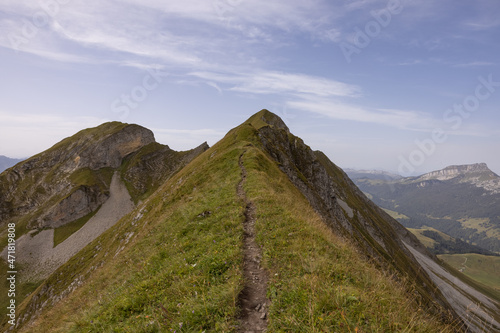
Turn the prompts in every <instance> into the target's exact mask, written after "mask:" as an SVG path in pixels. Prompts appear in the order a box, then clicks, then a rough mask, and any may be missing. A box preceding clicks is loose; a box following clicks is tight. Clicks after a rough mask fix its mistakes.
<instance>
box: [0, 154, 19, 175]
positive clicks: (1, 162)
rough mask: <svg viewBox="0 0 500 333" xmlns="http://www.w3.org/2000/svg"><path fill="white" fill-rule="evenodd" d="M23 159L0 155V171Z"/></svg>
mask: <svg viewBox="0 0 500 333" xmlns="http://www.w3.org/2000/svg"><path fill="white" fill-rule="evenodd" d="M21 161H23V159H19V158H10V157H7V156H3V155H0V172H2V171H4V170H6V169H8V168H10V167H13V166H14V165H16V164H17V163H19V162H21Z"/></svg>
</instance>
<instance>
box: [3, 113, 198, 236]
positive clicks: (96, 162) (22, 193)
mask: <svg viewBox="0 0 500 333" xmlns="http://www.w3.org/2000/svg"><path fill="white" fill-rule="evenodd" d="M206 148H207V146H206V144H205V145H202V146H200V147H199V148H197V149H194V150H192V151H189V152H175V151H173V150H171V149H170V148H168V146H163V145H160V144H158V143H156V142H155V139H154V135H153V132H151V131H150V130H148V129H146V128H144V127H141V126H138V125H129V124H123V123H119V122H112V123H105V124H103V125H100V126H98V127H96V128H91V129H87V130H83V131H81V132H79V133H77V134H75V135H74V136H72V137H70V138H67V139H65V140H63V141H61V142H60V143H58V144H56V145H55V146H53V147H52V148H50V149H49V150H47V151H45V152H43V153H41V154H38V155H36V156H33V157H32V158H30V159H28V160H26V161H25V162H23V163H20V164H18V165H17V166H15V167H13V168H11V169H9V170H6V171H5V172H4V173H2V174H1V175H0V221H1V224H2V225H4V224H5V223H8V222H11V221H14V222H19V223H18V227H19V228H25V227H27V228H29V229H33V228H37V229H41V228H57V227H60V226H62V225H64V224H67V223H69V222H71V221H74V220H77V219H79V218H81V217H84V216H86V215H88V214H90V213H92V212H94V211H95V210H96V209H98V208H99V207H100V206H101V205H102V204H103V203H104V202H105V201H106V200H107V199H108V197H109V186H110V183H111V176H112V174H113V172H114V171H115V170H121V173H122V178H124V180H125V181H126V182H127V181H128V182H129V183H128V184H127V185H129V186H128V187H129V189H130V190H136V192H137V193H135V194H137V195H144V194H145V193H146V192H147V189H148V190H152V189H153V188H155V186H158V184H159V183H161V181H162V180H164V179H165V177H168V176H170V175H171V174H172V173H173V172H175V171H176V170H177V169H178V168H180V167H181V166H182V165H185V164H186V163H188V162H189V161H190V160H191V159H193V158H194V157H196V156H197V155H198V154H200V153H201V152H202V151H204V149H206ZM130 161H133V162H132V163H130ZM134 161H135V162H134ZM137 161H139V162H137ZM125 162H128V163H125Z"/></svg>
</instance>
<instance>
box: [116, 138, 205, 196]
mask: <svg viewBox="0 0 500 333" xmlns="http://www.w3.org/2000/svg"><path fill="white" fill-rule="evenodd" d="M208 148H209V146H208V144H207V143H206V142H205V143H203V144H201V145H200V146H198V147H197V148H195V149H192V150H189V151H185V152H177V151H175V150H172V149H170V148H169V147H168V146H166V145H161V144H158V143H152V144H149V145H147V146H145V147H143V148H142V149H141V150H139V151H138V152H137V153H135V154H132V155H130V156H128V157H127V159H126V160H125V167H124V171H123V172H122V177H123V179H124V180H125V181H126V182H127V183H128V184H129V189H130V190H131V192H132V196H133V197H134V199H135V200H136V201H138V200H141V199H143V198H144V196H145V195H147V194H151V193H152V192H154V191H155V190H156V189H157V188H158V187H159V186H160V185H161V184H163V183H164V182H165V181H166V180H167V179H168V178H170V176H172V175H173V174H174V173H175V172H176V171H178V170H180V169H181V168H182V167H184V166H185V165H187V164H188V163H189V162H191V161H192V160H193V159H194V158H195V157H197V156H198V155H200V154H201V153H203V152H204V151H206V150H207V149H208Z"/></svg>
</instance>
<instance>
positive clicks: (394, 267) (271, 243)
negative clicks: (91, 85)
mask: <svg viewBox="0 0 500 333" xmlns="http://www.w3.org/2000/svg"><path fill="white" fill-rule="evenodd" d="M148 146H149V147H150V148H152V147H151V146H150V145H146V146H145V147H148ZM153 148H154V147H153ZM202 148H203V147H202ZM143 149H145V148H143ZM153 150H154V151H157V150H155V149H153ZM134 156H135V157H137V158H136V159H134ZM134 156H131V157H125V161H124V162H122V166H121V168H124V169H123V170H118V171H120V172H121V174H122V175H125V174H126V172H124V170H126V169H128V168H129V166H130V164H127V163H131V164H133V165H142V166H147V165H148V163H145V162H144V161H145V160H147V159H145V158H144V156H151V155H149V154H145V155H142V156H140V157H139V154H135V155H134ZM154 165H156V164H153V166H154ZM158 165H161V163H160V164H158ZM138 170H144V169H143V168H142V167H139V168H138ZM142 172H143V171H141V172H139V173H142ZM139 178H140V177H139ZM243 179H245V181H243ZM138 182H139V183H141V181H138ZM157 183H158V186H157V189H156V190H154V191H152V192H147V191H146V192H142V194H141V195H138V196H136V198H139V197H140V199H139V200H138V201H137V206H136V208H135V209H134V210H133V211H132V212H131V213H129V214H127V215H126V216H124V217H123V218H122V219H120V220H119V221H118V222H117V223H116V224H115V225H114V226H112V227H111V228H110V229H109V230H107V231H105V232H104V233H103V234H102V235H101V236H100V237H98V238H97V239H95V240H94V241H92V242H91V243H90V244H89V245H88V246H87V247H85V248H84V249H82V251H80V252H79V253H78V254H77V255H75V256H74V257H73V258H72V259H70V260H69V261H68V262H67V263H66V264H64V265H62V266H61V267H60V268H58V269H57V270H56V271H55V272H54V273H53V274H52V275H51V276H50V277H49V278H48V279H46V280H45V281H43V282H42V284H41V285H40V286H39V287H38V288H37V289H36V290H35V291H34V292H33V293H32V294H31V295H30V296H29V297H28V298H27V299H26V300H25V301H24V302H23V303H22V304H21V305H20V307H19V320H18V325H19V326H23V328H22V331H29V332H38V331H43V330H46V329H49V330H51V331H60V332H62V331H68V330H70V329H71V330H74V331H90V332H101V331H103V330H106V329H111V328H113V329H114V330H132V331H144V332H146V331H167V330H169V329H170V330H172V329H175V327H178V328H179V329H181V328H182V330H188V331H189V330H195V331H199V330H207V331H236V330H241V329H242V327H241V326H240V325H241V322H240V323H239V322H238V318H239V315H240V314H241V313H240V311H241V310H240V309H239V302H238V299H239V298H240V297H241V291H242V290H243V286H244V284H245V280H247V279H246V278H245V277H244V276H243V275H242V270H243V268H242V267H243V266H244V264H245V261H246V260H247V259H245V258H244V257H243V255H242V246H241V241H242V239H243V237H244V221H245V219H246V216H247V213H246V211H247V210H248V203H247V202H246V201H247V200H248V201H249V202H252V203H253V204H254V205H255V240H256V242H257V244H258V246H259V247H260V248H261V251H262V254H261V257H262V258H260V259H257V260H259V261H260V262H261V265H262V267H264V268H265V270H266V271H267V272H268V273H269V281H268V286H267V296H268V297H269V302H270V303H269V304H268V303H267V302H266V304H265V306H264V309H265V310H264V312H263V314H264V315H263V318H268V319H266V320H268V329H269V330H270V331H273V330H280V329H284V328H287V329H289V330H291V331H302V330H305V329H310V328H315V329H317V330H332V329H333V330H345V329H347V328H348V329H349V330H350V331H354V330H358V329H361V330H364V331H378V330H382V331H384V330H402V329H405V328H409V329H415V330H416V331H422V332H424V331H436V330H437V331H449V332H451V331H454V330H455V328H457V327H458V326H459V323H461V322H464V323H466V324H467V325H468V326H470V327H471V328H472V329H474V328H475V327H477V325H478V323H480V322H481V321H482V320H485V319H486V320H489V319H492V320H491V321H489V322H491V325H492V327H493V325H496V321H495V319H493V318H494V316H493V318H491V316H490V313H491V311H492V310H493V309H486V311H487V313H486V315H483V314H481V313H479V312H477V311H473V312H471V313H470V314H467V315H466V313H465V312H464V311H465V310H464V309H462V308H453V307H452V306H451V305H450V304H449V301H448V300H447V298H446V297H445V295H443V293H442V291H440V290H439V288H438V286H436V285H435V284H434V282H433V280H432V279H431V278H430V276H429V274H430V273H429V272H430V271H429V272H428V271H426V270H424V269H423V268H422V267H423V266H422V264H421V263H420V262H421V261H419V260H417V259H415V257H414V255H413V254H412V253H413V251H417V253H419V256H423V257H424V258H426V259H425V260H430V261H432V262H434V259H433V257H432V256H431V255H430V254H429V253H427V251H426V250H425V247H423V246H422V245H421V244H420V242H418V240H417V239H416V238H415V237H414V236H412V235H411V234H410V233H409V232H407V231H406V229H404V228H403V227H402V226H401V225H399V224H398V223H397V222H396V221H395V220H393V219H392V218H390V216H388V215H387V214H385V213H384V212H383V211H382V210H381V209H380V208H378V207H377V206H376V205H374V204H373V203H371V202H370V201H369V200H368V199H367V198H366V197H365V196H364V195H363V194H362V193H361V191H360V190H359V189H357V187H355V186H354V184H353V183H352V181H351V180H350V179H349V178H348V177H347V175H346V174H345V173H344V172H343V171H342V170H341V169H340V168H338V167H337V166H336V165H335V164H333V163H332V162H331V161H330V160H329V159H328V158H327V157H326V155H324V154H323V153H321V152H317V151H316V152H315V151H312V150H311V148H310V147H309V146H307V145H306V144H305V143H304V142H303V140H301V139H300V138H298V137H296V136H294V135H293V134H291V133H290V131H289V129H288V127H287V126H286V124H284V122H283V121H282V120H281V119H280V118H279V117H277V116H276V115H274V114H272V113H270V112H269V111H267V110H262V111H261V112H259V113H257V114H255V115H254V116H252V117H250V118H249V119H248V120H247V121H245V122H244V123H243V124H241V125H240V126H238V127H236V128H234V129H232V130H230V131H229V132H228V133H227V134H226V136H225V137H224V138H223V139H222V140H221V141H219V142H218V143H216V144H215V145H214V146H213V147H210V148H208V149H205V150H204V151H203V152H201V153H200V154H198V155H196V156H195V157H193V159H192V160H191V161H189V162H188V163H186V164H185V165H184V166H183V167H180V168H179V169H178V171H176V172H174V173H173V174H172V175H171V176H170V177H168V178H166V179H164V180H158V182H157ZM133 187H135V186H133ZM240 188H241V190H240ZM241 191H244V193H245V195H246V198H247V199H245V200H243V199H242V197H241V195H240V192H241ZM431 271H432V270H431ZM117 272H119V273H120V274H117ZM256 283H260V282H256ZM92 290H94V291H95V290H101V292H100V293H95V292H94V293H93V292H91V291H92ZM410 295H411V296H410ZM467 297H468V296H467ZM467 297H466V299H467ZM63 299H64V302H61V300H63ZM396 299H397V301H394V300H396ZM387 300H389V301H387ZM462 302H464V300H463V299H462ZM466 302H467V301H465V303H466ZM492 304H493V305H490V307H493V308H494V307H495V306H496V305H494V303H492ZM258 305H259V307H258V308H259V309H262V306H263V305H262V304H258ZM402 305H404V306H403V307H402ZM462 306H463V304H462ZM464 307H466V305H465V306H464ZM419 309H420V310H419ZM422 309H426V310H425V311H423V310H422ZM257 311H260V310H257ZM493 311H494V310H493ZM438 317H439V318H440V320H443V321H444V322H447V323H448V324H443V323H440V321H439V320H438V319H437V318H438ZM459 318H461V319H459ZM481 318H483V319H481ZM453 322H454V323H455V324H454V325H453V324H452V323H453ZM447 325H448V326H447ZM457 325H458V326H457ZM499 326H500V325H499Z"/></svg>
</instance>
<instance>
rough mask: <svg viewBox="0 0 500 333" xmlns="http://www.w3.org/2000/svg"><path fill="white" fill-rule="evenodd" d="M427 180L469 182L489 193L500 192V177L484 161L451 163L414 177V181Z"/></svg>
mask: <svg viewBox="0 0 500 333" xmlns="http://www.w3.org/2000/svg"><path fill="white" fill-rule="evenodd" d="M428 180H438V181H453V182H457V183H469V184H472V185H474V186H476V187H480V188H483V189H485V190H486V191H488V192H490V193H491V194H497V193H500V177H499V176H498V175H497V174H496V173H494V172H493V171H491V170H490V169H489V168H488V166H487V165H486V163H476V164H469V165H452V166H449V167H446V168H444V169H442V170H437V171H433V172H429V173H426V174H424V175H422V176H420V177H418V178H416V180H415V181H417V182H421V181H428Z"/></svg>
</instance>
